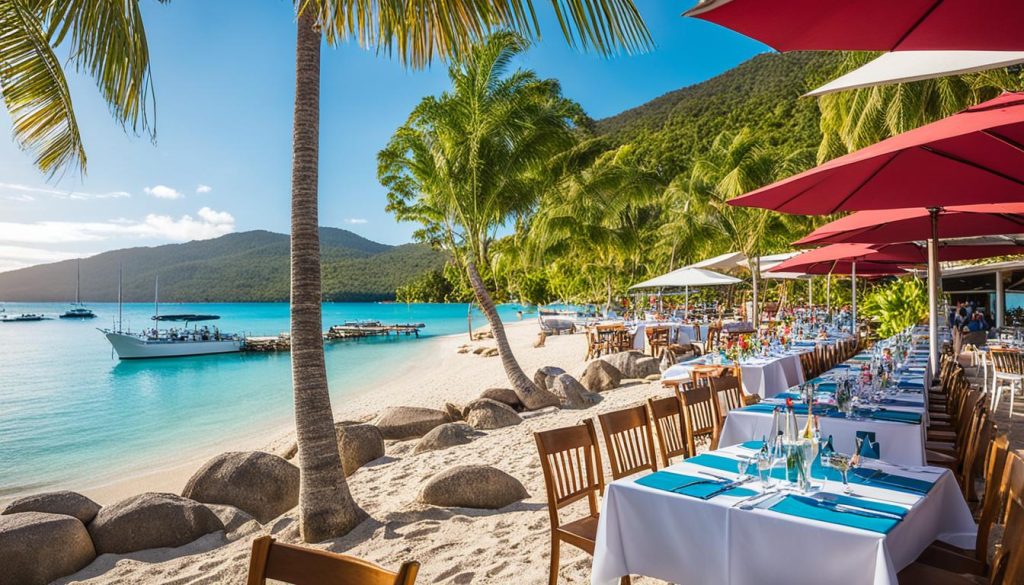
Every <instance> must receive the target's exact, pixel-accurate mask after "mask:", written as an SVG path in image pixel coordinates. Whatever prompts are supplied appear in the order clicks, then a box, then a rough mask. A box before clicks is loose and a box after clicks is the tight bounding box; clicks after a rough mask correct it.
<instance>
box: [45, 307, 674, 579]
mask: <svg viewBox="0 0 1024 585" xmlns="http://www.w3.org/2000/svg"><path fill="white" fill-rule="evenodd" d="M507 331H508V334H509V338H510V343H511V344H512V348H513V351H514V353H515V355H516V358H517V359H518V360H519V363H520V364H521V365H522V367H523V369H524V370H525V371H526V372H527V374H528V375H530V376H532V375H533V372H534V371H536V369H537V368H539V367H541V366H545V365H553V366H558V367H561V368H564V369H565V370H566V371H568V372H570V373H572V374H574V375H578V374H579V373H580V372H581V371H582V369H583V367H584V366H585V363H584V361H583V356H584V354H585V351H586V347H585V339H584V337H583V336H582V335H565V336H555V337H549V338H548V339H547V342H546V344H545V346H544V347H541V348H534V347H533V344H534V342H535V341H536V337H537V331H538V328H537V325H536V322H535V321H526V322H522V323H512V324H509V325H508V327H507ZM426 343H430V344H431V346H430V348H429V352H428V353H427V357H426V359H421V360H418V361H417V363H413V364H402V365H396V366H395V367H394V370H395V374H394V377H393V378H392V379H391V381H390V382H388V383H386V384H382V385H381V386H380V387H377V388H372V389H367V390H366V391H365V392H360V393H355V394H354V395H352V396H351V397H348V398H346V399H345V400H344V401H342V402H340V403H337V404H335V405H334V406H335V418H336V419H337V420H352V419H366V418H368V417H371V416H373V415H374V414H375V413H377V412H378V411H379V410H380V409H382V408H383V407H385V406H392V405H396V406H397V405H407V406H426V407H434V408H441V407H442V406H443V405H444V403H445V402H452V403H455V404H464V403H466V402H468V401H470V400H472V399H474V398H476V397H477V396H478V395H479V393H480V392H481V391H482V390H484V389H486V388H491V387H507V386H508V384H507V381H506V377H505V373H504V370H503V369H502V366H501V362H500V360H499V358H497V357H480V356H477V355H474V354H472V353H468V354H459V353H457V349H458V348H459V347H460V346H462V345H465V344H467V343H469V344H470V345H472V346H479V345H484V346H493V341H489V340H488V341H480V342H469V341H468V338H467V336H466V335H459V336H451V337H443V338H436V339H431V340H428V341H426ZM666 394H667V393H666V391H665V390H664V389H662V388H661V387H660V384H659V383H657V382H653V383H647V382H640V381H626V382H625V383H624V384H623V386H622V387H620V388H617V389H614V390H611V391H609V392H606V393H604V395H603V396H604V400H603V401H602V402H601V403H600V404H598V405H596V406H593V407H591V408H589V409H587V410H562V411H557V412H555V413H552V414H547V415H543V416H539V417H535V418H530V419H527V420H525V421H524V422H523V423H522V424H520V425H517V426H513V427H507V428H504V429H499V430H494V431H487V432H486V433H485V434H484V435H483V436H481V437H479V438H477V439H475V440H474V441H473V442H472V443H469V444H467V445H461V446H457V447H453V448H450V449H447V450H443V451H434V452H427V453H422V454H418V455H413V454H412V451H413V447H414V446H415V441H403V442H389V443H388V445H387V455H386V456H385V457H384V458H382V459H380V460H377V461H375V462H373V463H371V464H370V465H368V466H366V467H364V468H362V469H360V470H359V471H357V472H356V473H355V474H354V475H352V476H351V477H350V478H349V484H350V487H351V490H352V493H353V496H354V497H355V499H356V501H357V502H358V503H359V505H361V506H362V507H363V508H364V509H365V510H366V512H368V513H369V516H370V518H369V519H368V520H366V521H365V522H363V523H362V524H361V525H360V526H359V527H358V528H356V529H355V530H354V531H353V532H352V533H350V534H349V535H347V536H345V537H344V538H341V539H338V540H336V541H330V542H327V543H323V544H321V545H318V546H319V547H321V548H325V549H329V550H333V551H336V552H344V553H346V554H351V555H355V556H358V557H361V558H364V559H367V560H370V561H372V562H375V563H378V564H380V565H382V566H385V567H389V568H392V569H394V568H397V567H398V566H399V565H400V564H401V563H402V562H403V561H406V560H417V561H419V562H420V563H421V565H422V568H421V571H420V576H419V578H418V579H417V582H418V583H545V582H546V581H547V578H548V562H549V549H550V532H549V531H550V521H549V517H548V511H547V503H546V502H547V499H546V494H545V491H544V481H543V477H542V474H541V470H540V463H539V460H538V457H537V452H536V446H535V444H534V440H533V432H535V431H538V430H544V429H550V428H557V427H561V426H568V425H573V424H578V423H579V422H580V421H582V420H584V419H585V418H589V417H596V415H597V413H598V412H602V411H609V410H616V409H619V408H624V407H627V406H632V405H634V404H637V403H640V402H642V401H644V400H646V399H647V398H648V397H651V396H660V395H666ZM275 432H276V431H275ZM273 436H274V437H275V438H274V439H273V440H271V441H269V442H268V443H267V444H266V445H264V446H263V448H264V449H265V450H268V451H272V452H273V451H280V450H281V449H282V448H284V447H285V446H286V445H287V444H288V443H289V442H290V441H291V438H290V436H289V434H288V433H286V432H285V433H278V434H276V435H273ZM240 448H248V446H247V445H224V450H236V449H240ZM201 463H202V461H196V462H195V464H194V465H192V464H188V465H181V466H176V467H173V468H170V469H166V470H160V471H158V472H154V473H152V474H148V475H143V476H138V477H133V478H128V479H126V480H124V481H121V482H117V483H115V484H111V485H109V486H103V487H101V488H97V489H95V490H92V491H90V492H89V494H90V495H91V496H94V497H97V498H98V499H99V501H100V502H101V503H108V502H110V501H114V500H116V499H118V498H120V497H124V496H128V495H132V494H135V493H139V492H142V491H154V490H160V491H171V492H179V493H180V490H181V488H182V487H183V486H184V484H185V482H186V481H187V479H188V477H189V475H190V474H191V473H192V471H194V470H195V469H196V468H198V467H199V465H201ZM467 463H476V464H485V465H493V466H495V467H498V468H500V469H502V470H504V471H506V472H508V473H509V474H511V475H512V476H514V477H516V478H517V479H519V480H520V481H521V482H522V483H523V485H524V486H526V488H527V490H528V491H529V493H530V497H529V498H527V499H526V500H524V501H522V502H520V503H517V504H513V505H512V506H509V507H507V508H504V509H502V510H497V511H490V510H471V509H444V508H434V507H431V506H426V505H423V504H420V503H418V502H417V501H416V499H417V495H418V493H419V490H420V487H421V486H422V484H423V483H424V482H425V481H426V480H427V479H428V478H429V477H430V476H431V475H433V474H434V473H436V472H438V471H440V470H443V469H446V468H448V467H451V466H455V465H460V464H467ZM605 465H606V467H607V460H606V461H605ZM606 476H608V471H607V470H606ZM563 513H564V517H567V518H570V519H571V518H574V517H576V516H578V515H582V514H583V508H579V509H572V508H570V509H569V510H567V511H565V512H563ZM294 518H295V516H294V511H293V512H290V513H288V514H285V515H284V516H282V517H281V518H279V519H277V520H276V521H274V522H271V523H269V524H267V525H265V526H262V527H260V526H255V525H252V524H250V525H248V526H244V527H242V528H240V529H238V530H237V531H236V532H234V533H230V534H227V535H223V534H221V533H217V534H214V535H208V536H207V537H204V538H203V539H200V540H199V541H196V542H194V543H192V544H190V545H187V546H185V547H182V548H180V549H174V550H166V549H164V550H153V551H142V552H140V553H136V554H134V555H104V556H102V557H100V558H99V559H97V560H96V561H95V562H94V563H93V564H92V565H90V566H89V567H86V568H85V569H84V570H83V571H81V572H80V573H78V574H76V575H72V576H70V577H68V578H66V579H63V580H61V581H60V583H73V582H84V583H126V582H131V583H176V584H177V583H243V582H244V581H245V576H246V574H247V571H248V558H249V551H250V548H251V542H252V539H253V538H255V537H257V536H260V535H263V534H273V535H274V537H275V538H277V539H279V540H283V541H286V542H298V530H297V525H296V522H295V520H294ZM561 561H562V562H561V576H560V580H559V582H560V583H589V582H590V557H589V556H588V555H586V554H585V553H582V552H581V551H578V550H575V549H573V548H572V547H570V546H567V545H563V547H562V556H561Z"/></svg>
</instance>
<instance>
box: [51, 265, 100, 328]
mask: <svg viewBox="0 0 1024 585" xmlns="http://www.w3.org/2000/svg"><path fill="white" fill-rule="evenodd" d="M60 318H61V319H95V318H96V313H93V312H92V310H91V309H89V308H87V307H86V306H85V305H83V304H82V261H81V260H79V261H78V277H77V280H76V282H75V304H73V305H71V308H70V309H68V310H67V311H64V312H63V313H62V314H61V316H60Z"/></svg>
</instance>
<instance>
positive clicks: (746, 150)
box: [674, 129, 812, 319]
mask: <svg viewBox="0 0 1024 585" xmlns="http://www.w3.org/2000/svg"><path fill="white" fill-rule="evenodd" d="M809 165H810V160H809V156H808V153H806V152H800V151H797V152H793V153H788V154H784V153H781V152H779V150H777V149H774V148H769V147H765V146H763V145H762V143H761V141H760V140H758V139H757V137H756V136H754V135H753V134H752V133H751V132H749V131H747V130H746V129H744V130H742V131H740V132H738V133H735V134H732V133H728V132H723V133H722V134H720V135H718V136H717V137H716V138H715V140H714V142H713V143H712V146H711V149H710V150H709V152H708V153H706V154H705V155H704V156H702V157H700V158H698V159H697V160H696V161H695V162H694V165H693V168H692V169H691V172H690V175H689V177H686V178H685V179H684V180H682V181H680V182H678V183H676V184H675V185H674V186H675V188H676V189H678V197H680V198H681V200H682V202H683V205H685V206H688V208H689V209H688V211H689V212H688V215H689V217H688V218H686V219H684V220H683V221H686V222H687V223H691V224H692V223H697V224H700V225H702V226H704V227H703V228H702V229H701V230H700V231H699V232H698V233H700V235H701V237H704V238H706V240H707V241H713V242H715V247H716V248H717V250H716V251H717V252H719V253H721V252H727V251H733V250H736V249H737V248H738V249H739V251H740V252H743V254H744V255H745V256H746V257H747V262H748V265H747V267H748V269H749V270H750V274H751V276H752V279H753V283H754V292H755V294H754V298H753V311H752V315H751V317H752V318H754V319H756V317H757V315H758V314H759V313H758V298H757V280H758V277H759V268H758V266H757V258H759V257H760V256H762V255H763V254H765V253H768V252H770V251H772V250H775V249H779V248H784V247H786V246H787V245H788V243H789V242H790V241H791V240H792V239H793V238H794V235H795V234H799V233H804V232H805V231H806V230H807V228H808V227H809V225H810V222H811V221H812V220H810V219H809V218H806V217H803V216H792V215H784V214H780V213H774V212H771V211H767V210H763V209H754V208H747V207H734V206H732V205H729V204H728V201H729V200H730V199H732V198H733V197H738V196H740V195H742V194H744V193H748V192H750V191H753V190H754V189H757V188H759V187H762V186H764V185H767V184H769V183H772V182H775V181H777V180H779V179H782V178H784V177H788V176H790V175H792V174H794V173H796V172H798V171H800V170H802V169H804V168H806V167H807V166H809Z"/></svg>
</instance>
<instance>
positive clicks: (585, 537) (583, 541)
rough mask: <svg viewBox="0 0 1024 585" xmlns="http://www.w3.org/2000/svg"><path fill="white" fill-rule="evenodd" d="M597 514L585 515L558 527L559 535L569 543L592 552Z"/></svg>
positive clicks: (595, 536) (595, 534) (595, 537)
mask: <svg viewBox="0 0 1024 585" xmlns="http://www.w3.org/2000/svg"><path fill="white" fill-rule="evenodd" d="M599 519H600V517H599V516H585V517H583V518H580V519H579V520H573V521H572V522H569V523H567V524H562V525H561V526H559V527H558V530H557V532H558V535H559V537H560V538H561V539H562V540H564V541H565V542H568V543H569V544H571V545H573V546H575V547H577V548H580V549H583V550H584V551H586V552H588V553H590V554H594V541H595V540H596V539H597V523H598V520H599Z"/></svg>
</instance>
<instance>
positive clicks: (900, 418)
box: [857, 410, 921, 425]
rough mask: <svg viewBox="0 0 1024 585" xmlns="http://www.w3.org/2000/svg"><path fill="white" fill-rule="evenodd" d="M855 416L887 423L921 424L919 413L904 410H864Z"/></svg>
mask: <svg viewBox="0 0 1024 585" xmlns="http://www.w3.org/2000/svg"><path fill="white" fill-rule="evenodd" d="M857 416H863V417H865V418H870V419H874V420H884V421H889V422H900V423H908V424H915V425H919V424H921V413H919V412H907V411H905V410H876V411H874V412H872V411H870V410H865V411H858V412H857Z"/></svg>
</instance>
